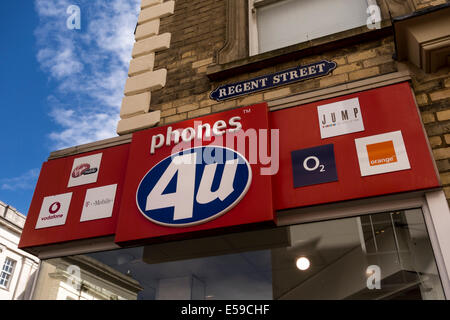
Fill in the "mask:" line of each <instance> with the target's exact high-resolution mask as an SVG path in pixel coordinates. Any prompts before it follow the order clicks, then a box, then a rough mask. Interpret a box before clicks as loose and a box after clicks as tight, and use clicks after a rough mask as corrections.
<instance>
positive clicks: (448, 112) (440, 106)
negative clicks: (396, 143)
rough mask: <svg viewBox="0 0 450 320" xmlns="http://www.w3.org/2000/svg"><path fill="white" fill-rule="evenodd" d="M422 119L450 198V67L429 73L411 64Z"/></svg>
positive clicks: (413, 83)
mask: <svg viewBox="0 0 450 320" xmlns="http://www.w3.org/2000/svg"><path fill="white" fill-rule="evenodd" d="M408 67H409V68H410V70H411V71H412V73H413V79H412V85H413V89H414V92H415V95H416V100H417V104H418V106H419V109H420V112H421V115H422V122H423V124H424V126H425V130H426V132H427V134H428V137H429V141H430V145H431V148H432V150H433V156H434V159H435V160H436V165H437V168H438V170H439V172H440V175H441V181H442V184H443V185H444V191H445V194H446V196H447V199H450V69H449V68H444V69H441V70H439V71H438V72H437V73H433V74H426V73H424V72H423V71H422V70H420V69H418V68H415V67H414V66H412V65H410V64H409V65H408Z"/></svg>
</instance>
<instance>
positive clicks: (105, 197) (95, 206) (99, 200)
mask: <svg viewBox="0 0 450 320" xmlns="http://www.w3.org/2000/svg"><path fill="white" fill-rule="evenodd" d="M116 189H117V184H112V185H109V186H104V187H99V188H94V189H89V190H87V191H86V197H85V199H84V203H83V211H82V212H81V219H80V221H81V222H83V221H91V220H98V219H104V218H110V217H112V211H113V207H114V200H115V197H116Z"/></svg>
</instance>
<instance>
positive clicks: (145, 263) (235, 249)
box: [20, 71, 450, 300]
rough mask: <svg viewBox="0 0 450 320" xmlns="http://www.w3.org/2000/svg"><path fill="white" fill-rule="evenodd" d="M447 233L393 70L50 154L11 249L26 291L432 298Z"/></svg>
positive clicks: (417, 126)
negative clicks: (364, 83)
mask: <svg viewBox="0 0 450 320" xmlns="http://www.w3.org/2000/svg"><path fill="white" fill-rule="evenodd" d="M299 72H301V71H299ZM280 79H281V78H280ZM242 88H245V85H242ZM248 88H250V85H248ZM228 92H230V91H228ZM231 92H232V91H231ZM225 93H226V92H225V91H224V94H225ZM448 230H450V213H449V209H448V204H447V200H446V198H445V195H444V192H443V191H442V186H441V182H440V180H439V174H438V171H437V169H436V167H435V162H434V160H433V158H432V154H431V150H430V146H429V142H428V140H427V137H426V133H425V131H424V128H423V125H422V122H421V118H420V115H419V111H418V109H417V105H416V101H415V99H414V95H413V93H412V90H411V86H410V83H409V82H407V81H400V80H398V81H397V82H396V83H392V82H391V83H385V84H380V85H378V86H372V87H371V88H362V89H359V90H358V89H355V90H353V91H343V92H340V93H336V94H334V96H332V97H330V96H329V97H321V98H316V99H314V100H309V101H307V102H305V101H296V100H295V99H290V100H289V101H287V100H286V101H283V102H282V103H281V102H280V103H279V104H278V105H277V106H274V105H269V106H268V104H267V103H261V104H256V105H251V106H243V107H239V108H236V109H232V110H228V111H224V112H220V113H214V114H209V115H206V116H203V117H197V118H193V119H190V120H185V121H181V122H177V123H173V124H169V125H165V126H161V127H156V128H151V129H147V130H142V131H139V132H136V133H134V134H133V135H129V136H122V137H119V138H114V139H110V140H106V141H102V142H99V143H94V144H90V145H85V146H79V147H77V148H72V149H67V150H62V151H60V152H57V153H54V154H52V156H51V158H50V159H49V161H47V162H46V163H44V165H43V167H42V170H41V175H40V177H39V181H38V184H37V187H36V191H35V194H34V197H33V201H32V204H31V207H30V211H29V214H28V218H27V222H26V225H25V228H24V232H23V235H22V239H21V243H20V247H21V248H23V249H25V250H27V251H29V252H31V253H33V254H35V255H37V256H38V257H39V258H41V259H43V260H44V261H43V266H42V268H41V270H40V273H39V277H38V280H37V282H36V286H35V288H34V298H35V299H130V300H133V299H148V300H154V299H158V300H165V299H171V300H175V299H193V300H216V299H219V300H222V299H225V300H227V299H233V300H236V299H238V300H239V299H247V300H265V299H299V300H300V299H333V300H337V299H398V300H401V299H417V300H421V299H424V300H429V299H432V300H439V299H448V298H449V297H450V282H449V275H450V252H449V248H450V242H449V241H450V237H449V236H448Z"/></svg>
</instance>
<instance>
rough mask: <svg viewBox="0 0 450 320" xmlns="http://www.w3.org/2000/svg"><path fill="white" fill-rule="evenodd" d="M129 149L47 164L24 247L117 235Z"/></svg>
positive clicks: (111, 149) (122, 147) (118, 148)
mask: <svg viewBox="0 0 450 320" xmlns="http://www.w3.org/2000/svg"><path fill="white" fill-rule="evenodd" d="M129 147H130V146H129V144H123V145H119V146H114V147H109V148H105V149H102V150H101V152H99V151H98V150H97V151H91V152H87V153H85V154H83V155H74V156H69V157H62V158H57V159H52V160H49V161H47V162H44V164H43V165H42V169H41V172H40V175H39V179H38V182H37V185H36V188H35V191H34V195H33V199H32V201H31V205H30V209H29V211H28V215H27V220H26V223H25V225H24V229H23V232H22V236H21V239H20V243H19V248H22V249H25V248H30V247H38V246H43V245H53V244H58V243H62V242H68V241H77V240H84V239H90V238H97V237H105V236H111V235H114V234H115V231H116V226H117V219H118V214H119V206H120V201H121V195H122V190H123V180H124V177H125V169H126V164H127V160H128V153H129Z"/></svg>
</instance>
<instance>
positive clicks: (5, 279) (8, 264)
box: [0, 258, 16, 289]
mask: <svg viewBox="0 0 450 320" xmlns="http://www.w3.org/2000/svg"><path fill="white" fill-rule="evenodd" d="M15 266H16V261H14V260H12V259H10V258H6V259H5V263H4V264H3V268H2V272H1V274H0V287H1V288H4V289H8V288H9V284H10V282H11V278H12V276H13V273H14V268H15Z"/></svg>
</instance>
